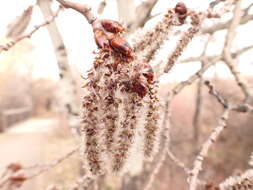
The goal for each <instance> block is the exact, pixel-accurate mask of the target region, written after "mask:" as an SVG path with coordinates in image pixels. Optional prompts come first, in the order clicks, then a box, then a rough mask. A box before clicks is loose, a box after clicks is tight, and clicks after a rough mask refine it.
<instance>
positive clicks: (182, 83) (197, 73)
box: [172, 57, 220, 96]
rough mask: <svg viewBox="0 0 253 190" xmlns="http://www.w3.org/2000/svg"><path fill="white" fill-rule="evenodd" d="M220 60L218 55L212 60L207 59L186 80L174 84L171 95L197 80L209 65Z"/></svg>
mask: <svg viewBox="0 0 253 190" xmlns="http://www.w3.org/2000/svg"><path fill="white" fill-rule="evenodd" d="M219 60H220V57H215V58H214V59H212V60H208V63H206V64H205V65H204V66H203V67H202V68H201V69H200V70H199V71H198V72H196V73H195V74H194V75H192V76H191V77H189V79H187V80H186V81H183V82H181V83H179V84H178V85H176V86H175V87H174V88H173V89H172V93H173V96H175V95H177V94H178V93H179V92H180V91H181V90H182V89H183V88H184V87H185V86H187V85H190V84H192V83H193V82H194V81H195V80H197V79H198V78H199V77H200V76H201V75H202V74H203V73H204V72H205V71H206V70H207V69H208V68H209V67H210V66H212V65H214V64H215V63H216V62H217V61H219Z"/></svg>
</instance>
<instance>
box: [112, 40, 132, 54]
mask: <svg viewBox="0 0 253 190" xmlns="http://www.w3.org/2000/svg"><path fill="white" fill-rule="evenodd" d="M110 45H111V47H112V48H113V49H114V50H115V51H116V52H119V53H122V54H123V55H125V56H129V57H132V54H133V50H132V48H131V47H130V45H129V43H128V42H127V41H126V40H125V39H123V38H121V37H114V38H113V39H111V40H110Z"/></svg>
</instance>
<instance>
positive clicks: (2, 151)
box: [0, 118, 80, 190]
mask: <svg viewBox="0 0 253 190" xmlns="http://www.w3.org/2000/svg"><path fill="white" fill-rule="evenodd" d="M60 125H61V123H59V120H57V119H56V118H33V119H29V120H27V121H25V122H22V123H20V124H17V125H15V126H13V127H11V128H10V129H9V130H8V131H7V132H5V133H1V134H0V155H1V156H0V174H1V173H2V171H3V169H4V168H5V166H6V165H8V164H9V163H11V162H19V163H21V164H22V165H24V166H31V165H34V164H46V163H50V162H52V161H54V160H55V159H57V158H59V157H61V156H62V155H64V154H65V153H67V152H68V151H69V150H71V149H72V148H73V147H75V145H77V144H76V143H77V142H76V140H75V139H74V138H73V136H72V135H70V133H69V130H67V129H64V128H62V129H61V128H60V127H61V126H60ZM63 131H64V132H63ZM78 163H80V162H79V159H78V155H74V156H73V157H72V158H70V159H69V160H67V161H65V162H63V163H62V164H60V165H59V166H57V167H56V168H54V169H52V170H50V171H49V172H47V173H46V174H42V175H41V176H39V177H36V178H34V180H31V181H29V182H27V183H25V184H24V185H23V187H22V188H21V190H33V189H36V190H40V189H41V190H42V189H43V190H45V188H46V186H47V185H50V184H58V185H61V186H66V184H67V182H68V183H69V184H71V183H74V179H75V178H76V174H75V173H78V172H77V170H78V169H77V168H78ZM66 171H67V172H66Z"/></svg>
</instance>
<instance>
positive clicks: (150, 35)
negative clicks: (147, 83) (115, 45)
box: [134, 9, 180, 62]
mask: <svg viewBox="0 0 253 190" xmlns="http://www.w3.org/2000/svg"><path fill="white" fill-rule="evenodd" d="M179 24H180V23H179V22H178V19H177V15H176V14H175V12H174V11H173V10H171V9H169V10H168V12H167V13H166V14H165V15H164V17H163V19H162V21H160V22H158V23H157V25H156V26H155V27H154V28H153V30H151V31H148V32H146V34H144V35H143V36H142V37H141V38H138V40H136V42H135V44H134V51H135V52H136V53H139V54H141V55H142V56H143V57H144V59H145V60H146V61H147V62H148V61H150V60H151V59H152V58H153V56H154V54H155V52H156V51H157V50H158V49H159V47H160V46H161V45H162V44H163V43H164V41H165V40H166V39H168V34H169V32H170V30H171V29H172V26H175V25H179Z"/></svg>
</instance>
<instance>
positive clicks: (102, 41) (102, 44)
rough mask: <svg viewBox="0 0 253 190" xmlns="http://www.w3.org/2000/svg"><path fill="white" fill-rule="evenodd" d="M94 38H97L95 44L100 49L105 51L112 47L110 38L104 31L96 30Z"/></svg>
mask: <svg viewBox="0 0 253 190" xmlns="http://www.w3.org/2000/svg"><path fill="white" fill-rule="evenodd" d="M94 38H95V42H96V44H97V46H98V47H99V48H102V49H104V48H109V47H110V44H109V40H108V37H107V35H106V34H105V33H104V32H103V31H102V30H99V29H97V30H95V31H94Z"/></svg>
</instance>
